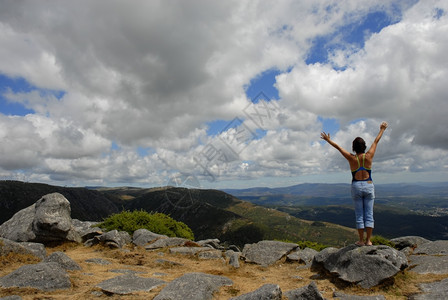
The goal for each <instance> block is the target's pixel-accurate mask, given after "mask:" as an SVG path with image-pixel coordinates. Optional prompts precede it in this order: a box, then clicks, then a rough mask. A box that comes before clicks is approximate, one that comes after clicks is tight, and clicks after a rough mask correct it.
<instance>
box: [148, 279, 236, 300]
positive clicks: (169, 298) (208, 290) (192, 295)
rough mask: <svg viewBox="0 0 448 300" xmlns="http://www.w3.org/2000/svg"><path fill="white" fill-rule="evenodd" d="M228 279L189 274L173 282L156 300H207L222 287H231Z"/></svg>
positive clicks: (230, 281) (231, 282)
mask: <svg viewBox="0 0 448 300" xmlns="http://www.w3.org/2000/svg"><path fill="white" fill-rule="evenodd" d="M232 284H233V281H232V280H230V279H229V278H227V277H223V276H217V275H210V274H204V273H188V274H184V275H183V276H181V277H179V278H177V279H175V280H173V281H171V282H170V283H168V285H167V286H166V287H165V288H164V289H163V290H162V291H161V292H160V293H159V294H158V295H157V296H156V297H155V298H154V300H177V299H178V300H186V299H188V300H207V299H212V298H213V293H214V292H215V291H218V290H219V288H220V287H221V286H230V285H232Z"/></svg>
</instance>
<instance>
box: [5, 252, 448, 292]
mask: <svg viewBox="0 0 448 300" xmlns="http://www.w3.org/2000/svg"><path fill="white" fill-rule="evenodd" d="M55 251H63V252H65V253H66V254H67V255H68V256H69V257H70V258H71V259H73V260H74V261H76V262H77V263H78V264H79V265H80V266H81V267H82V270H80V271H69V274H70V278H71V282H72V288H71V289H68V290H58V291H54V292H42V291H40V290H37V289H24V288H7V289H5V288H0V297H4V296H9V295H19V296H21V297H22V298H23V299H36V300H37V299H41V300H44V299H45V300H50V299H153V298H154V297H155V296H156V295H157V294H158V293H159V292H160V291H161V289H162V288H163V286H162V287H158V288H156V289H154V290H152V291H150V292H139V293H133V294H130V295H106V294H104V293H100V291H101V290H100V289H99V288H96V287H95V286H96V285H97V284H99V283H100V282H102V281H104V280H106V279H110V278H113V277H116V276H119V275H121V274H119V273H114V272H111V270H116V269H128V270H134V271H138V272H139V274H137V275H138V276H140V277H152V278H154V277H157V278H160V279H162V280H164V281H166V282H169V281H172V280H174V279H176V278H178V277H180V276H181V275H183V274H185V273H190V272H203V273H208V274H213V275H220V276H225V277H228V278H230V279H231V280H232V281H233V285H232V286H229V287H222V288H221V289H220V290H219V292H218V293H216V294H215V295H214V299H229V298H231V297H234V296H238V295H242V294H245V293H248V292H251V291H254V290H256V289H257V288H259V287H261V286H262V285H264V284H268V283H273V284H278V285H279V286H280V288H281V289H282V291H283V292H285V291H288V290H292V289H296V288H300V287H303V286H306V285H308V284H309V283H311V282H312V281H314V282H315V283H316V284H317V286H318V288H319V290H320V291H321V293H322V295H323V296H324V297H325V298H327V299H332V298H333V293H334V292H335V291H340V292H343V293H346V294H356V295H380V294H381V295H384V296H385V297H386V299H407V296H409V295H412V294H414V293H418V292H419V288H418V283H422V282H433V281H438V280H441V279H444V278H447V277H448V275H425V276H423V275H417V274H415V273H413V272H412V271H406V272H403V273H400V274H398V275H397V276H396V277H395V280H394V281H393V282H388V283H387V284H384V285H382V286H379V287H375V288H372V289H369V290H365V289H362V288H359V287H357V286H353V285H343V284H340V283H337V282H332V281H330V280H329V279H328V278H325V277H321V276H319V275H318V274H316V273H313V272H311V271H310V270H309V268H304V265H301V264H298V263H297V262H294V263H290V262H285V261H283V262H278V263H276V264H274V265H272V266H269V267H261V266H258V265H255V264H248V263H244V262H243V261H241V262H240V265H241V266H240V268H238V269H235V268H233V267H231V266H230V265H228V264H227V263H226V262H225V261H224V260H222V261H220V260H200V259H198V258H197V257H193V256H186V255H181V254H170V253H169V250H168V249H162V250H155V251H146V250H145V249H143V248H139V247H134V248H127V249H109V248H104V247H101V246H95V247H90V248H88V247H84V246H82V245H73V244H65V245H61V246H57V247H52V248H47V253H48V254H51V253H52V252H55ZM90 258H103V259H106V260H108V261H110V262H111V263H112V264H110V265H98V264H92V263H86V262H85V260H87V259H90ZM157 259H164V260H169V261H173V262H177V263H179V264H181V265H174V266H173V265H168V264H159V263H157V262H156V260H157ZM37 262H38V261H37V260H36V259H34V258H33V257H31V256H22V255H9V256H6V257H5V256H4V257H0V276H4V275H6V274H9V273H10V272H12V271H13V270H15V269H17V268H19V267H20V266H22V265H25V264H30V263H37Z"/></svg>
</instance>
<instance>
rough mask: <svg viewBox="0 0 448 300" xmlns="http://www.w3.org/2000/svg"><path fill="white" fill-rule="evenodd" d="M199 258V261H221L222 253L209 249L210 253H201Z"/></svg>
mask: <svg viewBox="0 0 448 300" xmlns="http://www.w3.org/2000/svg"><path fill="white" fill-rule="evenodd" d="M198 258H199V259H221V258H222V251H221V250H215V249H211V248H209V250H208V251H201V252H199V253H198Z"/></svg>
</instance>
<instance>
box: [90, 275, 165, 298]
mask: <svg viewBox="0 0 448 300" xmlns="http://www.w3.org/2000/svg"><path fill="white" fill-rule="evenodd" d="M164 283H165V281H163V280H161V279H157V278H142V277H138V276H135V275H134V274H125V275H121V276H118V277H115V278H111V279H108V280H105V281H103V282H101V283H99V284H98V285H96V287H98V288H100V289H101V290H103V291H105V292H107V293H112V294H119V295H127V294H131V293H133V292H139V291H145V292H149V291H151V290H152V289H154V288H156V287H158V286H160V285H162V284H164Z"/></svg>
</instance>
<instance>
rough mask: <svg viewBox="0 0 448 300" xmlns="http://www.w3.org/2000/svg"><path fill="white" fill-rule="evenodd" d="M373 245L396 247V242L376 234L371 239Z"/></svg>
mask: <svg viewBox="0 0 448 300" xmlns="http://www.w3.org/2000/svg"><path fill="white" fill-rule="evenodd" d="M370 240H371V241H372V244H373V245H386V246H389V247H392V248H394V247H395V244H394V243H393V242H391V241H389V240H388V239H386V238H385V237H382V236H381V235H375V236H373V237H372V238H371V239H370Z"/></svg>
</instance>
